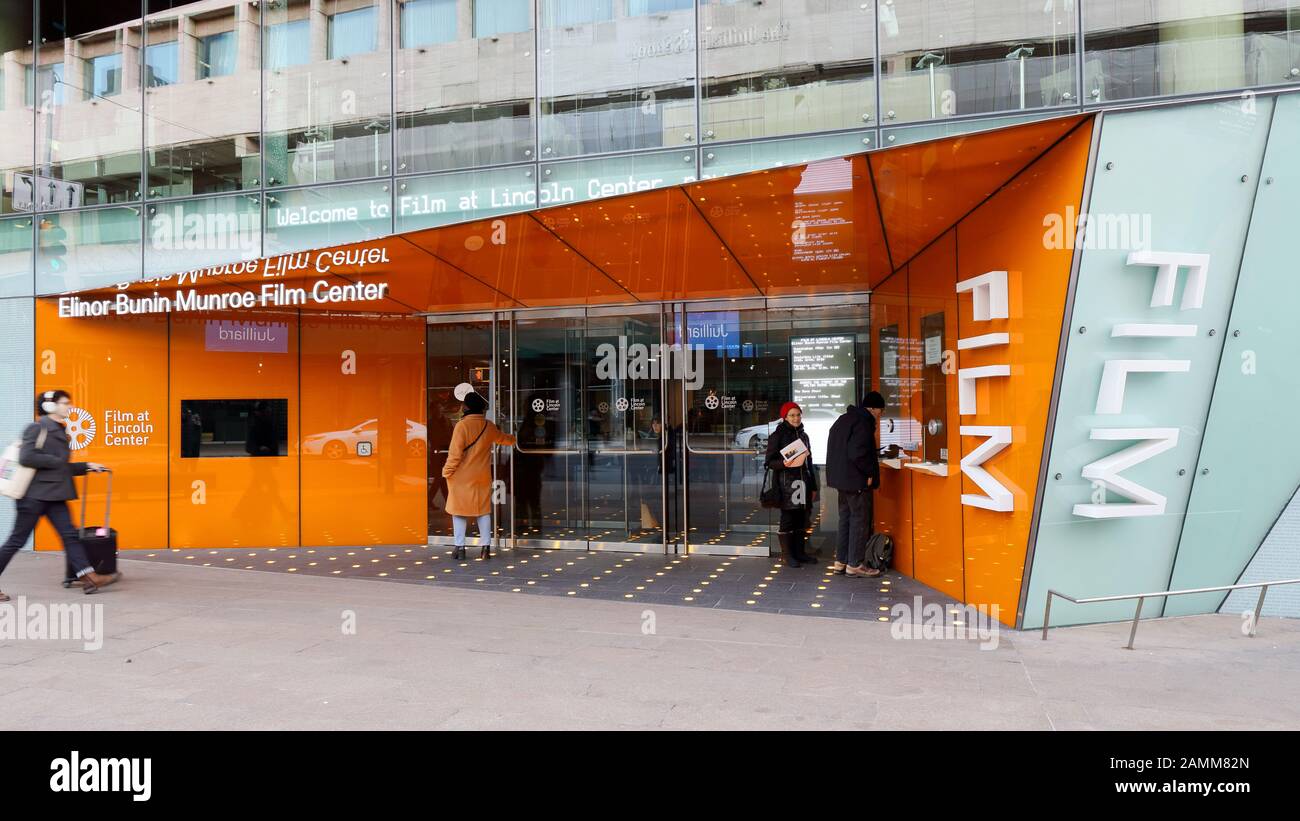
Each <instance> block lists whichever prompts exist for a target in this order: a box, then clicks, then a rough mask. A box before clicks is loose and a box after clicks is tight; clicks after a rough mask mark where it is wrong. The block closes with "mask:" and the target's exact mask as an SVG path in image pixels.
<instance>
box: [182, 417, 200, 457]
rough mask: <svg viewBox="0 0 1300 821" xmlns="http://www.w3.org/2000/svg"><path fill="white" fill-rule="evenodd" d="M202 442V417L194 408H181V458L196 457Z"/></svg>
mask: <svg viewBox="0 0 1300 821" xmlns="http://www.w3.org/2000/svg"><path fill="white" fill-rule="evenodd" d="M202 444H203V417H202V416H199V412H198V411H196V410H194V408H181V458H183V459H193V458H197V457H198V455H199V448H200V447H201V446H202Z"/></svg>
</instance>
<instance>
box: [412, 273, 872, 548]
mask: <svg viewBox="0 0 1300 821" xmlns="http://www.w3.org/2000/svg"><path fill="white" fill-rule="evenodd" d="M867 322H868V314H867V300H866V298H865V296H864V297H861V298H859V299H844V298H837V299H836V300H835V301H834V302H832V303H830V304H825V303H821V304H811V303H810V304H807V305H804V304H799V305H792V306H785V305H783V304H781V303H776V302H774V301H771V300H763V299H751V300H741V301H737V302H727V303H703V304H699V305H692V304H689V303H688V304H676V305H660V304H654V305H630V306H628V305H621V306H610V307H599V308H596V307H592V308H574V309H561V310H548V311H545V312H542V311H532V310H524V311H513V312H502V313H498V314H496V315H495V317H494V316H493V315H492V314H484V315H482V316H474V317H457V318H455V319H454V320H450V321H447V320H442V319H439V320H437V321H434V320H430V323H431V324H430V325H429V331H428V333H429V336H428V351H429V353H428V362H429V376H428V399H429V405H428V420H429V422H428V428H429V434H428V441H429V538H430V541H431V542H436V543H449V542H450V538H451V532H452V531H451V517H450V516H448V515H447V514H446V512H445V509H444V505H445V503H446V484H445V482H444V481H443V479H442V468H443V465H444V464H445V463H446V460H447V449H448V446H449V444H450V441H451V432H452V429H453V427H454V426H455V423H456V421H457V420H458V419H459V414H460V402H458V401H456V400H455V399H454V398H453V396H452V390H453V389H454V388H455V386H456V385H457V384H459V383H461V382H469V383H470V384H471V385H473V386H474V388H475V390H476V391H478V392H479V393H480V394H482V395H483V396H485V397H487V398H488V400H489V403H490V408H491V409H490V411H489V413H490V414H492V417H493V419H494V421H496V422H497V423H498V424H499V425H500V426H501V427H502V428H503V429H504V430H508V431H510V432H511V433H513V434H514V435H515V436H516V439H517V441H516V444H515V445H514V447H512V448H500V449H497V452H496V460H495V462H494V465H495V467H494V471H495V482H494V490H493V498H494V500H495V501H494V509H495V525H496V529H497V534H498V536H499V537H500V538H502V539H503V540H513V543H515V544H519V545H521V546H524V547H548V548H567V549H578V550H625V551H637V552H660V551H668V552H686V551H688V550H689V551H690V552H696V553H716V554H722V555H756V556H766V555H769V553H770V552H771V551H773V550H774V548H775V538H776V537H775V535H774V534H775V532H776V525H777V519H778V517H779V515H780V514H779V511H773V510H769V509H766V508H763V507H762V506H761V505H759V503H758V496H759V491H760V488H761V486H762V482H763V473H764V460H765V452H766V447H767V442H768V439H769V437H770V436H771V434H772V432H773V430H774V429H775V428H776V425H777V423H778V421H779V420H778V418H777V417H778V414H779V412H780V407H781V405H782V403H784V402H786V401H788V400H790V399H794V400H795V401H797V402H799V403H800V404H801V405H802V406H803V412H804V413H803V419H804V427H805V429H806V430H807V431H808V433H809V436H810V439H811V441H812V450H813V463H814V465H815V466H816V468H817V469H818V471H819V472H820V471H821V470H822V466H824V464H825V460H826V452H825V449H826V434H827V432H828V431H829V429H830V424H831V422H832V421H834V419H835V417H836V416H837V415H838V414H839V413H840V412H842V411H843V409H844V406H845V405H847V404H849V403H850V402H853V401H856V399H857V398H858V397H859V396H861V392H862V390H863V389H864V387H865V386H866V385H869V384H870V374H869V371H868V368H869V362H868V356H867V340H868V338H869V332H868V328H867ZM822 484H823V488H822V492H821V494H820V496H819V497H818V498H817V499H816V503H815V509H814V510H813V511H812V512H811V515H810V517H809V519H808V522H809V528H810V531H811V532H810V541H809V543H810V546H811V547H813V549H816V548H817V547H824V546H825V545H826V544H827V542H828V540H829V538H830V535H829V534H832V533H833V532H834V529H835V527H836V526H837V523H836V521H835V502H836V499H835V498H834V493H833V491H830V490H829V489H828V488H825V487H824V482H823V483H822ZM505 543H509V542H504V541H503V544H505Z"/></svg>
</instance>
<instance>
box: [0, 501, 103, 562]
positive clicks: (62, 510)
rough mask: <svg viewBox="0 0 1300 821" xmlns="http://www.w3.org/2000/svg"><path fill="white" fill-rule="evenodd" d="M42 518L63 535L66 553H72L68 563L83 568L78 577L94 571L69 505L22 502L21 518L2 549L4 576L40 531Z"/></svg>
mask: <svg viewBox="0 0 1300 821" xmlns="http://www.w3.org/2000/svg"><path fill="white" fill-rule="evenodd" d="M42 516H44V517H45V518H47V519H49V520H50V524H52V525H54V529H55V530H57V531H58V532H59V538H60V539H61V540H62V541H63V552H64V553H66V554H68V564H69V565H71V566H72V567H76V568H79V569H78V570H77V575H78V576H80V575H82V574H83V573H86V572H88V571H89V570H90V569H91V568H90V558H89V557H88V556H87V555H86V549H85V548H84V547H82V546H81V539H80V538H79V537H78V535H77V528H76V526H75V525H73V524H72V513H71V512H69V510H68V503H67V502H46V501H43V500H41V499H19V500H18V518H17V519H16V520H14V530H13V533H10V534H9V538H8V539H7V540H6V541H5V543H4V546H3V547H0V573H3V572H5V568H6V567H8V566H9V560H10V559H12V558H13V557H14V554H15V553H17V552H18V551H19V550H22V549H23V545H25V544H27V540H28V538H30V537H31V535H32V531H34V530H36V524H37V522H39V521H40V520H41V517H42Z"/></svg>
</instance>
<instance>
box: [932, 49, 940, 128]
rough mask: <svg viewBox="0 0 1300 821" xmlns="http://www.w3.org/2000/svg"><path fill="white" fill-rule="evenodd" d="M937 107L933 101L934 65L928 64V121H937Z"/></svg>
mask: <svg viewBox="0 0 1300 821" xmlns="http://www.w3.org/2000/svg"><path fill="white" fill-rule="evenodd" d="M938 117H939V107H938V103H937V102H936V101H935V99H934V63H930V119H931V120H934V119H938Z"/></svg>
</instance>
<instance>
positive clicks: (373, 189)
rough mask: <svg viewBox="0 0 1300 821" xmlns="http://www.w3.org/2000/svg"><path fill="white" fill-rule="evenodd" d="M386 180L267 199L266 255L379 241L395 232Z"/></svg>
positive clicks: (291, 192) (283, 193) (292, 192)
mask: <svg viewBox="0 0 1300 821" xmlns="http://www.w3.org/2000/svg"><path fill="white" fill-rule="evenodd" d="M392 198H393V197H392V186H391V185H389V184H388V183H386V182H383V183H379V182H364V183H352V184H350V185H329V186H320V187H319V188H295V189H292V190H289V191H277V192H275V193H274V194H267V195H266V221H265V223H264V225H265V230H264V231H263V237H262V243H263V249H264V250H263V253H265V254H266V255H267V256H271V255H273V254H284V253H288V252H290V251H306V250H309V249H312V248H327V247H329V246H331V245H341V244H344V243H348V242H361V241H364V240H368V239H378V238H379V237H383V236H387V235H388V234H391V233H392V232H393V214H392V210H393V209H392Z"/></svg>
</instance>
